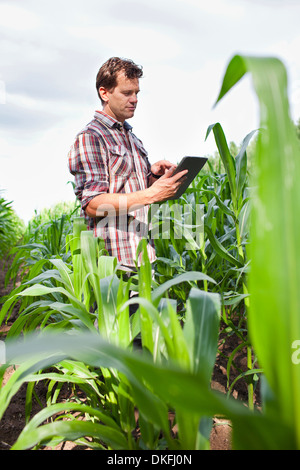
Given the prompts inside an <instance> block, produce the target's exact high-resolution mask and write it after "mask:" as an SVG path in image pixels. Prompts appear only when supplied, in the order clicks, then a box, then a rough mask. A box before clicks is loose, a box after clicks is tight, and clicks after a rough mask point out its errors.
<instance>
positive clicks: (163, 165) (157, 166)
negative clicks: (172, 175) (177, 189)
mask: <svg viewBox="0 0 300 470" xmlns="http://www.w3.org/2000/svg"><path fill="white" fill-rule="evenodd" d="M172 166H173V167H174V169H175V168H176V166H177V165H175V164H174V163H171V162H169V161H168V160H159V161H158V162H156V163H154V164H153V165H152V166H151V173H152V174H153V175H155V176H162V175H164V174H165V172H166V171H167V170H169V169H170V168H171V167H172Z"/></svg>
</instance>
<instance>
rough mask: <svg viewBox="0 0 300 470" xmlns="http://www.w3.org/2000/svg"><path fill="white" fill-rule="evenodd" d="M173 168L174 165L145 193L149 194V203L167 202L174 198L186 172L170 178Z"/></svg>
mask: <svg viewBox="0 0 300 470" xmlns="http://www.w3.org/2000/svg"><path fill="white" fill-rule="evenodd" d="M175 168H176V165H174V164H173V165H171V167H170V168H169V169H168V170H166V172H165V173H164V174H163V175H162V176H161V178H159V179H157V180H156V181H155V182H154V183H153V184H152V186H151V187H150V188H148V190H147V191H148V192H150V194H151V201H150V202H151V203H154V202H163V201H167V200H168V199H170V198H171V197H173V196H175V194H176V192H177V189H178V188H179V186H180V185H181V184H182V183H183V181H184V176H185V175H186V174H187V173H188V170H183V171H180V172H179V173H177V174H176V175H174V176H172V174H173V172H174V170H175ZM182 178H183V179H182Z"/></svg>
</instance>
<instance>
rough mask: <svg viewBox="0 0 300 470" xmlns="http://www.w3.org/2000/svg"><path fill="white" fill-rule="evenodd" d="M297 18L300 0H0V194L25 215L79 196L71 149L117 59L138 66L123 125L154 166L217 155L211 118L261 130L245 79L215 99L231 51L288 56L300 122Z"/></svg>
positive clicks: (237, 136) (235, 134) (239, 130)
mask: <svg viewBox="0 0 300 470" xmlns="http://www.w3.org/2000/svg"><path fill="white" fill-rule="evenodd" d="M299 20H300V0H209V1H207V0H151V2H150V1H149V0H147V1H146V0H136V1H127V0H84V1H82V0H51V1H49V0H43V1H39V0H6V1H2V0H0V123H1V125H0V190H1V193H0V194H1V195H2V196H3V197H5V198H6V199H7V200H10V201H13V208H14V209H15V211H16V213H17V214H18V215H19V217H21V218H22V219H23V220H24V221H25V222H27V221H28V220H29V219H30V218H31V217H32V216H33V215H34V211H35V210H36V211H38V212H39V211H40V210H42V209H43V208H49V207H52V206H53V205H54V204H56V203H58V202H61V201H74V200H75V196H74V193H73V189H72V185H71V184H70V183H69V181H73V177H72V175H71V174H70V173H69V171H68V166H67V154H68V151H69V148H70V147H71V145H72V143H73V141H74V139H75V137H76V134H77V133H78V132H79V131H80V130H81V129H82V128H83V127H84V126H85V125H86V124H87V123H88V122H89V121H91V120H92V118H93V115H94V112H95V110H101V109H102V107H101V103H100V101H99V98H98V96H97V92H96V87H95V80H96V74H97V72H98V70H99V68H100V66H101V65H102V64H103V63H104V62H105V61H106V60H107V59H108V58H109V57H112V56H119V57H125V58H130V59H132V60H134V62H136V63H137V64H139V65H142V66H143V71H144V76H143V78H142V79H141V80H140V88H141V92H140V94H139V103H138V107H137V110H136V112H135V116H134V117H133V118H132V119H131V120H130V121H129V123H130V124H131V125H132V126H133V132H134V133H135V134H136V135H137V137H139V138H140V139H141V140H142V141H143V143H144V146H145V148H146V149H147V151H148V155H149V160H150V162H151V163H154V162H155V161H158V160H161V159H167V160H169V161H172V162H174V163H177V162H179V161H180V160H181V158H182V157H183V156H185V155H200V156H204V155H211V154H213V153H214V152H215V151H216V144H215V141H214V138H213V134H211V135H210V136H209V137H208V139H207V140H205V135H206V130H207V128H208V126H209V125H210V124H213V123H215V122H220V123H221V125H222V127H223V129H224V132H225V135H226V138H227V140H228V142H230V141H234V142H235V143H236V144H239V143H240V142H241V141H242V140H243V138H244V137H245V136H246V135H247V134H248V133H249V132H251V131H252V130H254V129H257V128H258V126H259V110H258V103H257V99H256V96H255V94H254V92H253V89H252V84H251V79H250V77H248V76H245V77H244V78H243V79H242V80H241V82H240V83H239V84H238V85H236V86H235V87H234V88H233V89H232V90H231V91H230V92H229V93H228V95H226V96H225V97H224V98H223V99H222V100H221V102H220V103H219V104H218V105H217V106H216V107H214V103H215V101H216V98H217V96H218V93H219V91H220V87H221V83H222V78H223V76H224V73H225V70H226V67H227V65H228V63H229V61H230V60H231V58H232V57H233V56H234V55H235V54H244V55H255V56H276V57H278V58H279V59H281V60H282V61H283V63H284V64H285V66H286V68H287V72H288V78H289V89H288V93H289V99H290V109H291V117H292V119H293V120H294V121H295V122H296V121H298V119H299V118H300V54H299V50H300V28H299Z"/></svg>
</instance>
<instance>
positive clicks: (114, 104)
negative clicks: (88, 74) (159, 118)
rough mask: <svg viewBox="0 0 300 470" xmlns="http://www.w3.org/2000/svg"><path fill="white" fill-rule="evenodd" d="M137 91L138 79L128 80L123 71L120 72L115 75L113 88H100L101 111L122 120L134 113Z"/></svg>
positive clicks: (138, 88)
mask: <svg viewBox="0 0 300 470" xmlns="http://www.w3.org/2000/svg"><path fill="white" fill-rule="evenodd" d="M139 91H140V87H139V80H138V79H137V78H133V79H131V80H130V79H128V78H126V77H125V75H124V73H123V72H120V73H119V74H118V77H117V86H116V87H115V88H114V89H113V90H110V91H109V90H106V89H105V88H103V87H101V88H100V95H101V98H102V99H103V101H104V105H103V111H104V112H105V113H106V114H108V115H109V116H112V117H113V118H115V119H117V121H120V122H124V121H125V119H129V118H131V117H133V115H134V111H135V108H136V106H137V101H138V100H137V95H138V93H139Z"/></svg>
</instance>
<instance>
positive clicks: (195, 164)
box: [170, 157, 207, 199]
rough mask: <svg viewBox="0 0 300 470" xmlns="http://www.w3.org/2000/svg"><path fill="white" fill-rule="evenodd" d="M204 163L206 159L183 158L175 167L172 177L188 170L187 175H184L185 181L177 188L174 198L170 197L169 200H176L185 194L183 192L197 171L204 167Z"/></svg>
mask: <svg viewBox="0 0 300 470" xmlns="http://www.w3.org/2000/svg"><path fill="white" fill-rule="evenodd" d="M206 162H207V158H206V157H184V158H183V159H182V160H181V162H180V163H179V164H178V166H177V167H176V170H175V171H174V173H173V175H175V174H176V173H179V172H180V171H183V170H188V173H187V174H186V175H184V178H186V179H185V181H183V183H182V184H181V185H180V186H179V188H178V191H177V193H176V194H175V196H173V197H171V198H170V199H178V198H179V197H180V196H181V195H182V194H183V193H184V192H185V190H186V189H187V188H188V187H189V185H190V184H191V182H192V181H193V179H194V178H195V177H196V176H197V175H198V173H199V171H200V170H201V168H202V167H203V166H204V165H205V163H206ZM173 175H172V176H173Z"/></svg>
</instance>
